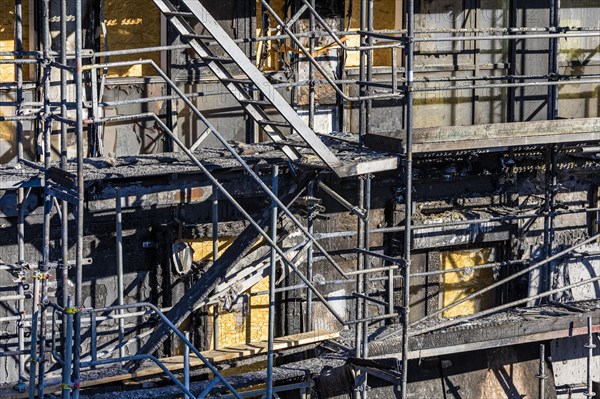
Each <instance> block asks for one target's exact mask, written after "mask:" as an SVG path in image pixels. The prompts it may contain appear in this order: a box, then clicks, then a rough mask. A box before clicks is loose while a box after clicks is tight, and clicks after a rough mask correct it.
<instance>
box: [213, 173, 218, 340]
mask: <svg viewBox="0 0 600 399" xmlns="http://www.w3.org/2000/svg"><path fill="white" fill-rule="evenodd" d="M212 245H213V249H212V253H213V262H215V261H216V260H217V259H218V258H219V189H218V188H217V186H215V185H213V193H212ZM213 309H214V313H213V348H214V349H219V304H218V303H216V304H214V305H213Z"/></svg>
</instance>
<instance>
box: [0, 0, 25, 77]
mask: <svg viewBox="0 0 600 399" xmlns="http://www.w3.org/2000/svg"><path fill="white" fill-rule="evenodd" d="M23 48H24V49H25V50H27V49H28V48H29V4H28V2H27V1H24V2H23ZM0 51H15V1H14V0H0ZM0 58H4V59H6V58H8V57H0ZM27 69H28V67H27V66H24V70H25V77H27ZM14 80H15V67H14V65H0V82H12V81H14Z"/></svg>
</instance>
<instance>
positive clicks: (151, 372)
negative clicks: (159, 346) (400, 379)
mask: <svg viewBox="0 0 600 399" xmlns="http://www.w3.org/2000/svg"><path fill="white" fill-rule="evenodd" d="M338 337H339V333H338V332H331V331H312V332H308V333H302V334H295V335H288V336H285V337H281V338H275V340H274V341H273V349H274V350H275V351H280V350H284V349H290V348H297V347H299V346H304V345H310V344H316V343H319V342H323V341H327V340H329V339H335V338H338ZM267 345H268V343H267V341H260V342H254V343H250V344H246V345H237V346H235V347H231V348H222V349H218V350H210V351H205V352H201V353H202V355H203V356H204V357H206V358H207V360H208V361H209V362H211V363H213V364H215V363H219V362H224V361H227V360H234V359H239V358H243V357H250V356H256V355H260V354H265V353H267ZM160 360H161V362H162V363H163V364H164V365H165V367H166V368H167V369H168V370H169V371H172V372H176V371H179V370H183V356H173V357H168V358H163V359H160ZM202 365H203V363H202V361H201V360H200V359H199V358H198V357H196V356H194V354H191V355H190V368H194V367H201V366H202ZM160 374H163V371H162V370H161V369H160V367H158V366H152V367H147V368H142V369H139V370H137V371H135V372H133V373H126V374H119V375H114V376H110V377H104V378H100V379H97V380H91V381H82V382H81V384H80V386H81V388H89V387H93V386H98V385H105V384H113V383H116V382H120V381H127V380H133V379H136V378H145V377H151V376H156V375H160ZM60 389H61V388H60V385H51V386H48V387H47V388H46V392H47V393H51V392H58V391H60ZM27 397H28V395H27V393H18V392H16V391H14V390H13V389H10V388H2V389H0V398H2V399H24V398H27Z"/></svg>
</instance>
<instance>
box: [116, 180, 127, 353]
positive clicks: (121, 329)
mask: <svg viewBox="0 0 600 399" xmlns="http://www.w3.org/2000/svg"><path fill="white" fill-rule="evenodd" d="M115 211H116V224H117V225H116V230H117V242H116V246H117V254H116V255H117V295H118V301H119V305H123V304H124V303H125V302H124V293H123V291H124V288H123V287H124V283H123V212H122V209H121V189H120V188H119V187H117V188H116V189H115ZM118 314H119V315H122V314H123V309H119V311H118ZM117 322H118V324H119V357H121V358H123V357H125V346H124V342H125V320H124V319H123V318H122V317H119V320H118V321H117Z"/></svg>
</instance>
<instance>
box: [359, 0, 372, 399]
mask: <svg viewBox="0 0 600 399" xmlns="http://www.w3.org/2000/svg"><path fill="white" fill-rule="evenodd" d="M369 1H370V3H371V6H372V0H369ZM363 179H364V181H365V189H364V199H363V201H362V206H361V208H362V209H363V210H364V212H365V219H364V221H363V248H364V249H365V250H367V251H369V250H370V249H371V248H370V244H369V243H370V240H371V228H370V226H369V223H370V212H371V180H372V176H371V175H370V174H368V175H366V176H364V177H363ZM361 256H362V257H363V269H369V268H370V267H369V265H370V256H369V255H368V254H367V253H363V254H362V255H361ZM363 276H364V277H363V281H362V283H363V285H362V287H361V293H362V294H363V295H365V296H368V295H369V278H368V275H366V274H364V275H363ZM362 307H363V310H362V317H363V318H364V319H367V318H368V317H369V304H368V303H367V300H366V299H363V300H362ZM368 356H369V323H368V322H367V321H365V322H363V323H362V357H363V358H367V357H368ZM366 388H367V383H366V381H365V384H364V386H363V390H362V391H361V392H360V394H361V395H360V396H361V398H362V399H367V389H366Z"/></svg>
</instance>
